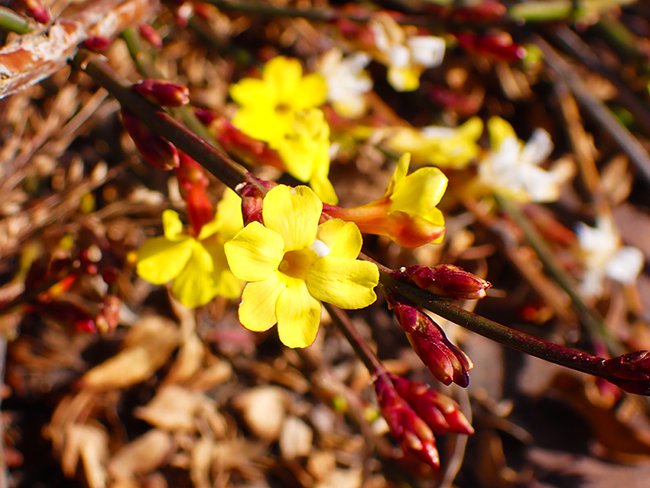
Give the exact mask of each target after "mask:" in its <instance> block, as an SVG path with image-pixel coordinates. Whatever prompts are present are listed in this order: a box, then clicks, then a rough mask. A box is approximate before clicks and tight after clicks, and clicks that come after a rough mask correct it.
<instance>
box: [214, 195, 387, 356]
mask: <svg viewBox="0 0 650 488" xmlns="http://www.w3.org/2000/svg"><path fill="white" fill-rule="evenodd" d="M321 212H322V202H321V201H320V200H319V198H318V197H317V196H316V194H315V193H314V192H313V191H312V190H311V189H310V188H308V187H306V186H298V187H296V188H291V187H288V186H285V185H278V186H276V187H274V188H273V189H271V190H270V191H269V192H268V193H267V194H266V196H265V197H264V206H263V209H262V216H263V221H264V225H262V224H261V223H259V222H256V221H255V222H251V223H250V224H248V225H247V226H246V227H244V228H243V229H242V230H241V231H240V232H239V233H237V235H235V237H234V238H233V239H232V240H231V241H229V242H227V243H226V245H225V251H226V257H227V259H228V264H229V265H230V268H231V269H232V271H233V273H234V274H235V276H237V277H238V278H240V279H242V280H244V281H247V282H248V284H247V285H246V287H245V288H244V292H243V295H242V302H241V304H240V306H239V320H240V321H241V323H242V325H243V326H244V327H246V328H247V329H249V330H252V331H258V332H261V331H265V330H268V329H270V328H271V327H272V326H273V325H275V324H276V323H277V324H278V334H279V336H280V340H281V341H282V342H283V343H284V344H285V345H287V346H289V347H307V346H309V345H311V344H312V343H313V341H314V339H315V338H316V334H317V332H318V325H319V323H320V315H321V307H322V305H321V303H320V302H321V301H323V302H327V303H331V304H333V305H335V306H337V307H341V308H346V309H358V308H363V307H366V306H368V305H370V304H371V303H373V302H374V301H375V299H376V295H375V292H374V288H375V286H377V283H378V281H379V271H378V269H377V266H376V265H374V264H372V263H370V262H367V261H359V260H357V259H356V258H357V256H358V255H359V252H360V251H361V245H362V238H361V233H360V232H359V229H358V228H357V226H356V225H354V224H353V223H350V222H344V221H342V220H339V219H332V220H328V221H326V222H324V223H322V224H320V225H319V224H318V222H319V219H320V217H321Z"/></svg>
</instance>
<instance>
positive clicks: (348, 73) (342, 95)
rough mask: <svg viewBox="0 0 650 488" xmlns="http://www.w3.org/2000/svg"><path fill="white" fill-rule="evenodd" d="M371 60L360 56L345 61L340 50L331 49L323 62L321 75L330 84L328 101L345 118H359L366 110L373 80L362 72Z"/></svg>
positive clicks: (364, 55) (359, 53) (321, 62)
mask: <svg viewBox="0 0 650 488" xmlns="http://www.w3.org/2000/svg"><path fill="white" fill-rule="evenodd" d="M369 62H370V56H368V55H367V54H366V53H361V52H357V53H354V54H352V55H350V56H348V57H346V58H344V57H343V54H342V53H341V51H339V50H338V49H330V50H329V51H327V52H326V53H325V54H324V56H323V57H322V58H321V60H320V63H319V64H320V65H319V69H318V71H319V72H320V73H321V74H322V75H323V76H324V77H325V80H326V82H327V100H328V101H330V102H331V103H332V106H333V107H334V110H336V111H337V112H338V113H339V114H340V115H342V116H344V117H359V116H360V115H363V113H364V112H365V110H366V99H365V97H364V94H365V93H367V92H368V91H370V90H371V89H372V80H371V79H370V76H368V73H366V72H365V71H364V69H363V68H365V67H366V65H367V64H368V63H369Z"/></svg>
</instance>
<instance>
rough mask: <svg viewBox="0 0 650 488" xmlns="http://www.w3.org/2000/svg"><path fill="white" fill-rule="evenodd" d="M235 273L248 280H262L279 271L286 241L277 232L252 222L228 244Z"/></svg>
mask: <svg viewBox="0 0 650 488" xmlns="http://www.w3.org/2000/svg"><path fill="white" fill-rule="evenodd" d="M224 248H225V252H226V257H227V259H228V265H229V266H230V269H231V270H232V272H233V274H234V275H235V276H237V277H238V278H239V279H241V280H244V281H261V280H264V279H266V278H268V277H269V276H270V275H271V274H272V273H273V272H275V270H277V269H278V265H279V264H280V261H282V257H283V255H284V254H283V248H284V242H283V241H282V237H280V235H278V234H277V233H276V232H274V231H272V230H270V229H267V228H266V227H264V226H263V225H262V224H260V223H259V222H251V223H250V224H248V225H247V226H246V227H244V228H243V229H242V230H241V231H239V232H238V233H237V235H235V237H233V238H232V240H230V241H228V242H226V244H225V245H224Z"/></svg>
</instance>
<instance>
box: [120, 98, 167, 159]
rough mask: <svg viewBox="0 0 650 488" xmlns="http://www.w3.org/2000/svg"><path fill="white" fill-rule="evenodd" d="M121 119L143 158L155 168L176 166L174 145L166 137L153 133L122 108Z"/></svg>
mask: <svg viewBox="0 0 650 488" xmlns="http://www.w3.org/2000/svg"><path fill="white" fill-rule="evenodd" d="M122 121H123V123H124V127H125V128H126V131H127V132H128V133H129V135H130V136H131V139H133V142H134V143H135V146H136V147H137V148H138V150H139V151H140V154H141V155H142V157H143V158H144V160H145V161H146V162H147V163H149V164H150V165H151V166H153V167H154V168H157V169H162V170H170V169H174V168H176V167H178V165H179V156H178V150H177V149H176V146H174V145H173V144H172V143H171V142H169V141H168V140H167V139H164V138H162V137H160V136H159V135H157V134H154V133H153V132H151V131H150V130H149V128H148V127H147V126H146V125H145V124H143V123H142V122H141V121H140V119H138V118H137V117H135V116H134V115H132V114H131V113H129V112H127V111H126V110H122Z"/></svg>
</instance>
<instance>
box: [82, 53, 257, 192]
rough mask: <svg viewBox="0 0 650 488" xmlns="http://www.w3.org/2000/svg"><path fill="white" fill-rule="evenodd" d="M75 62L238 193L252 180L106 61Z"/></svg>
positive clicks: (87, 59) (86, 57) (89, 58)
mask: <svg viewBox="0 0 650 488" xmlns="http://www.w3.org/2000/svg"><path fill="white" fill-rule="evenodd" d="M74 63H75V65H76V66H77V67H78V68H79V69H81V70H82V71H84V72H85V73H86V74H88V75H89V76H90V77H91V78H92V79H93V80H94V81H95V82H96V83H97V84H99V85H101V86H102V87H104V88H105V89H106V90H107V91H108V92H109V93H110V94H111V95H112V96H113V97H115V98H116V99H117V101H118V102H120V104H121V105H122V107H128V110H129V111H130V112H131V113H132V114H133V115H135V116H136V117H138V118H139V119H140V120H142V121H143V122H144V123H145V124H147V126H148V127H149V128H150V129H151V131H153V132H155V133H156V134H158V135H160V136H162V137H164V138H165V139H167V140H169V141H170V142H172V143H173V144H174V145H175V146H176V147H178V149H180V150H181V151H183V152H185V153H187V154H188V155H189V156H190V157H192V158H193V159H195V160H196V161H198V162H199V163H201V165H203V167H204V168H205V169H206V170H208V171H209V172H210V173H212V174H213V175H214V176H215V177H216V178H218V179H220V180H221V181H222V182H223V183H224V184H225V185H227V186H228V187H230V188H231V189H233V190H236V189H237V186H238V185H239V184H240V183H243V182H248V181H249V178H248V175H247V172H246V170H245V169H244V168H242V167H241V166H239V165H238V164H237V163H235V162H234V161H233V160H232V159H231V158H230V156H228V154H226V153H225V152H224V151H223V150H222V149H221V148H218V147H215V146H213V145H211V144H210V143H208V142H207V141H206V140H205V139H202V138H201V137H199V136H198V135H196V134H195V133H194V132H192V131H191V130H189V129H188V128H187V127H186V126H185V125H183V124H181V123H180V122H178V121H177V120H176V119H174V118H173V117H171V116H170V115H169V114H168V113H167V112H164V111H162V110H160V108H159V107H156V106H155V105H153V104H151V103H150V102H149V101H147V100H146V99H145V98H143V97H142V96H140V95H139V94H137V93H136V92H135V91H133V90H131V88H130V85H129V84H127V83H126V82H124V81H123V80H120V79H119V78H118V75H117V74H116V73H115V72H113V70H111V68H110V67H109V66H108V65H107V64H106V63H105V62H103V61H100V60H99V59H98V58H97V57H95V56H92V55H87V54H84V53H80V54H79V55H78V56H77V57H76V58H75V60H74ZM250 182H253V181H252V180H250Z"/></svg>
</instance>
